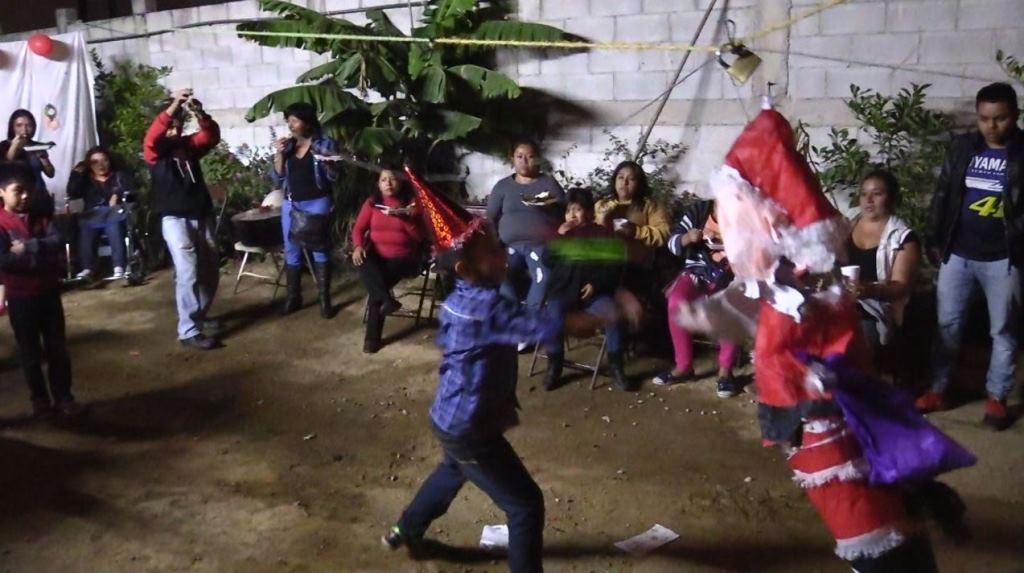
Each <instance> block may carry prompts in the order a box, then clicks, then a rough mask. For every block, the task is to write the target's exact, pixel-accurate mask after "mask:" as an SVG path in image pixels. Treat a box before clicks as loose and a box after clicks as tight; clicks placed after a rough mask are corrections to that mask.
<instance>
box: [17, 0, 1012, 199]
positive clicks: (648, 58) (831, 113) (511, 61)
mask: <svg viewBox="0 0 1024 573" xmlns="http://www.w3.org/2000/svg"><path fill="white" fill-rule="evenodd" d="M303 3H304V5H307V6H309V7H311V8H314V9H318V10H322V11H346V12H349V13H346V14H343V15H340V16H339V17H344V18H347V19H349V20H351V21H353V22H356V23H362V22H365V18H364V16H363V11H364V10H365V9H367V8H370V7H376V6H382V5H387V6H395V5H396V4H401V2H396V0H306V1H305V2H303ZM708 3H709V0H519V7H518V13H519V16H520V17H521V18H522V19H525V20H532V21H541V22H546V23H549V24H552V25H556V26H559V27H562V28H564V29H566V30H568V31H570V32H574V33H576V34H580V35H582V36H586V37H588V38H590V39H593V40H597V41H649V42H680V43H683V42H689V41H690V39H691V37H692V35H693V33H694V31H695V30H696V28H697V25H698V23H699V21H700V19H701V17H702V15H703V11H704V9H705V8H706V7H707V5H708ZM816 4H817V1H816V0H722V1H719V2H718V4H717V6H716V10H715V11H714V12H713V13H712V16H711V18H710V20H709V22H708V25H707V26H706V28H705V30H704V32H703V33H702V35H701V37H700V39H699V40H698V43H699V44H716V43H721V42H723V41H724V40H725V39H726V38H727V35H726V24H725V21H726V20H727V19H731V20H733V21H734V22H735V23H736V28H737V34H738V35H739V36H745V35H747V34H751V33H753V32H755V31H757V30H760V29H762V28H763V27H765V26H768V25H771V24H775V23H778V22H781V21H785V20H787V19H788V18H791V17H795V16H798V15H799V14H801V13H803V12H805V11H806V10H808V9H809V8H812V7H814V6H815V5H816ZM388 14H389V15H390V16H391V17H392V19H393V20H394V21H395V22H396V24H397V25H398V26H399V27H400V28H402V29H403V30H408V28H409V22H410V11H409V9H407V8H406V7H404V6H402V7H396V8H390V9H388ZM420 14H421V10H420V9H419V8H415V7H414V8H413V10H412V15H411V16H412V18H419V16H420ZM261 15H263V16H269V14H264V13H261V12H259V10H258V8H257V4H256V2H255V0H241V1H237V2H229V3H225V4H219V5H214V6H203V7H200V8H191V9H184V10H173V11H165V12H155V13H150V14H145V15H140V16H133V17H129V18H120V19H116V20H107V21H101V22H91V23H89V24H87V25H86V24H77V25H75V26H76V27H77V28H80V29H82V30H83V31H84V32H85V33H86V35H87V37H88V39H89V40H90V41H99V40H104V39H109V38H118V37H122V36H126V35H143V34H147V33H151V32H156V31H161V30H171V29H173V28H176V27H179V26H182V25H185V24H192V23H197V22H217V21H222V20H230V19H244V18H253V17H257V16H261ZM233 28H234V26H233V25H230V24H221V25H216V26H211V27H204V28H200V29H191V30H179V31H173V32H169V33H165V34H160V35H156V36H151V37H148V38H137V39H127V40H121V41H114V42H109V41H108V42H102V43H95V44H94V47H95V48H96V49H97V51H98V52H99V54H100V55H101V57H102V58H103V59H104V60H105V61H110V60H112V59H116V58H132V59H135V60H138V61H142V62H147V63H150V64H152V65H162V66H172V67H173V68H174V72H173V73H172V74H171V76H170V77H168V79H167V86H168V87H169V88H178V87H184V86H191V87H193V88H195V89H196V92H197V94H198V95H199V97H200V98H201V99H203V101H204V102H205V103H206V106H207V107H208V108H209V110H210V111H211V113H213V114H214V115H215V116H216V117H217V119H218V121H220V123H221V125H222V126H223V127H224V137H225V139H226V140H227V141H228V142H229V143H230V144H231V145H233V146H238V145H241V144H243V143H247V144H250V145H259V146H265V145H268V144H269V142H270V130H269V128H270V127H271V126H283V122H281V120H280V119H279V118H277V117H274V118H269V119H266V120H261V121H259V122H256V123H254V124H249V123H246V122H245V121H244V119H243V115H244V112H245V110H246V109H247V108H248V107H249V106H250V105H251V104H252V103H254V102H255V101H256V100H257V99H259V98H260V97H262V96H263V95H264V94H266V93H267V92H269V91H272V90H274V89H278V88H281V87H285V86H287V85H290V84H292V83H293V82H294V79H295V78H296V77H297V76H298V75H299V74H301V73H302V72H304V71H305V70H307V69H308V68H310V67H311V66H313V65H316V64H318V63H320V62H321V61H322V60H321V59H320V58H318V57H316V56H312V57H311V54H310V53H308V52H302V51H298V50H284V49H271V48H262V47H259V46H256V45H255V44H252V43H249V42H244V41H242V40H240V39H238V38H237V36H235V35H234V34H231V33H227V32H230V31H232V30H233ZM210 31H216V32H224V33H210ZM46 32H49V33H55V30H46ZM26 36H27V34H19V35H9V36H6V37H5V38H4V40H11V39H15V38H21V37H26ZM751 47H752V48H753V49H754V51H756V52H757V53H758V54H759V55H760V56H761V57H762V58H763V59H764V63H763V65H762V66H761V68H760V69H759V70H758V72H757V73H756V74H755V75H754V77H753V79H752V80H751V81H750V82H749V83H748V84H747V85H744V86H735V85H734V84H733V83H732V82H731V81H730V79H729V78H728V76H726V75H725V74H724V73H723V72H722V70H721V69H720V68H719V67H718V66H717V64H714V63H713V62H712V63H708V64H706V65H704V67H703V68H701V69H699V70H697V71H696V73H694V74H693V75H692V76H691V77H690V78H689V79H687V80H686V81H685V83H683V84H682V85H681V86H678V87H676V88H675V89H674V90H673V91H672V94H671V99H670V101H669V103H668V105H667V106H666V108H665V110H664V112H663V114H662V116H661V119H660V121H659V124H658V127H657V128H656V129H655V131H654V133H653V136H652V138H653V139H665V140H669V141H680V142H683V143H685V144H686V145H688V146H689V148H690V149H689V151H688V153H687V154H686V155H685V156H684V159H683V160H682V161H681V162H680V164H679V165H678V173H679V180H680V184H679V190H686V189H691V188H693V187H694V186H695V185H699V184H700V182H701V181H702V180H703V179H704V178H705V177H706V174H707V173H708V171H709V170H710V169H711V168H712V167H713V166H715V165H717V164H718V163H720V161H721V159H722V156H723V155H724V153H725V151H726V150H727V149H728V146H729V144H730V143H731V142H732V140H733V138H734V137H735V136H736V134H737V133H738V132H739V130H740V129H741V128H742V126H743V124H744V123H745V122H746V121H747V118H748V116H752V115H753V114H755V113H757V110H758V106H759V98H758V96H759V95H760V94H762V93H763V92H764V91H765V88H766V84H767V82H769V81H771V82H774V84H775V87H774V88H773V93H774V94H775V95H776V101H777V105H778V107H779V108H780V109H781V110H782V111H783V112H784V113H786V114H787V115H789V117H790V118H791V119H792V120H796V119H803V120H805V121H807V122H808V123H809V124H810V125H811V126H812V129H811V134H812V138H813V139H814V140H815V142H816V143H821V142H824V140H825V134H826V133H827V132H828V130H829V129H830V128H831V127H833V126H845V125H848V124H849V123H850V117H849V115H848V113H847V111H846V109H845V106H844V105H843V98H844V97H846V96H848V95H849V86H850V84H851V83H856V84H858V85H860V86H861V87H865V88H871V89H874V90H877V91H880V92H882V93H886V94H888V93H893V92H896V91H898V90H899V89H901V88H903V87H907V86H909V85H910V83H911V82H916V83H930V84H932V88H931V90H930V92H929V93H930V96H931V97H930V101H931V103H932V105H934V106H936V107H939V108H942V109H947V110H950V111H955V112H957V113H958V114H960V119H961V120H962V121H965V122H967V121H969V120H970V117H969V112H970V110H971V100H972V98H973V96H974V94H975V92H976V91H977V89H978V88H979V87H980V86H982V85H984V84H985V83H988V82H991V81H998V80H1004V79H1005V76H1004V75H1003V73H1002V72H1001V71H1000V69H999V68H998V66H997V65H996V63H995V61H994V55H995V52H996V50H997V49H1000V48H1001V49H1003V50H1005V51H1007V52H1010V53H1015V54H1018V55H1019V56H1024V0H902V1H894V0H890V1H884V0H852V1H851V2H849V3H847V4H845V5H842V6H838V7H835V8H832V9H830V10H828V11H827V12H824V13H821V14H819V15H816V16H813V17H811V18H809V19H806V20H803V21H801V22H799V23H797V24H795V25H794V26H792V27H791V28H788V29H786V30H783V31H779V32H775V33H773V34H771V35H768V36H765V37H762V38H759V39H757V40H756V41H754V42H753V43H752V44H751ZM546 55H547V57H546V58H545V57H542V56H540V55H538V54H535V53H531V52H509V53H507V54H504V55H503V57H502V60H503V67H504V70H505V71H506V72H507V73H509V74H510V75H512V76H514V77H516V78H517V79H518V80H519V81H520V82H521V83H522V84H523V85H527V86H532V87H537V88H542V89H545V90H549V91H551V92H553V93H556V94H559V95H561V96H563V97H566V98H570V99H573V100H576V101H579V102H581V103H583V104H584V105H587V106H589V107H590V108H592V109H593V110H594V111H595V113H596V114H597V119H596V120H595V121H594V122H592V123H591V124H587V125H577V126H575V127H573V128H572V129H570V130H568V131H566V132H564V133H562V134H560V135H559V136H558V137H557V138H553V139H550V140H549V141H547V142H545V143H546V146H547V150H546V153H547V155H548V157H549V159H551V160H552V161H554V162H555V163H556V164H558V165H559V166H562V167H567V168H568V169H570V170H572V171H575V172H578V173H584V172H586V171H588V170H589V169H591V168H592V167H593V166H595V165H596V164H597V163H598V161H599V160H600V158H601V155H602V152H603V151H604V149H605V148H607V146H608V135H607V132H611V133H613V134H615V135H617V136H620V137H624V138H626V139H628V140H629V141H634V142H635V141H636V140H637V138H638V137H639V135H640V133H641V131H642V129H643V126H644V125H645V124H646V123H647V122H649V121H650V119H651V118H652V113H653V110H654V108H655V106H653V105H652V106H649V107H648V108H647V109H645V110H642V109H641V108H642V107H643V106H644V105H645V104H647V103H648V102H649V101H650V100H651V99H653V98H656V97H657V96H658V94H660V93H662V92H663V91H664V90H665V89H667V87H668V85H669V83H670V81H671V78H672V75H673V74H674V72H675V70H676V68H677V66H678V65H679V63H680V61H681V59H682V58H683V54H682V53H681V52H633V51H606V50H597V51H591V52H588V53H581V54H571V55H565V56H559V54H557V53H553V52H548V54H546ZM709 58H713V55H712V54H708V53H705V52H695V53H693V54H692V55H691V57H690V59H689V62H688V64H687V66H686V69H685V72H686V73H688V72H691V71H693V70H696V69H697V68H698V67H700V66H701V65H703V64H705V62H706V61H707V60H708V59H709ZM279 131H280V127H279ZM572 145H575V146H576V147H575V149H574V151H573V153H572V154H570V155H569V156H568V157H567V158H566V159H565V160H562V159H561V155H562V153H563V152H564V151H565V150H566V149H568V148H569V147H570V146H572ZM467 166H468V167H469V168H470V170H471V175H470V179H469V187H470V192H471V193H472V194H473V195H476V196H484V195H486V194H487V193H488V191H489V190H490V187H491V185H492V184H493V182H494V181H495V180H497V178H499V177H501V176H503V175H505V174H506V173H507V171H508V168H507V166H506V165H504V164H503V163H502V162H501V161H498V160H494V159H492V158H486V157H471V158H470V159H469V160H468V161H467Z"/></svg>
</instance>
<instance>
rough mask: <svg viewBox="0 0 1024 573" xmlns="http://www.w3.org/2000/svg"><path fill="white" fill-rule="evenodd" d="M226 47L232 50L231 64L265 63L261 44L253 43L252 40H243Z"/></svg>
mask: <svg viewBox="0 0 1024 573" xmlns="http://www.w3.org/2000/svg"><path fill="white" fill-rule="evenodd" d="M224 47H226V48H230V50H231V55H232V62H231V65H233V66H249V65H255V64H262V63H263V57H262V54H261V52H260V46H258V45H256V44H253V43H252V42H241V43H239V44H236V45H234V46H224Z"/></svg>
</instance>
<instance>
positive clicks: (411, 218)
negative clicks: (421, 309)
mask: <svg viewBox="0 0 1024 573" xmlns="http://www.w3.org/2000/svg"><path fill="white" fill-rule="evenodd" d="M426 239H427V235H426V232H425V230H424V227H423V222H422V221H421V219H420V217H419V216H418V214H417V213H416V205H415V204H414V203H412V193H411V192H410V190H409V188H408V187H406V186H405V185H403V184H402V182H401V181H400V180H399V178H398V171H397V170H394V169H385V170H383V171H381V172H380V176H379V177H378V178H377V191H376V192H375V193H374V194H373V195H372V196H371V197H370V198H369V199H367V200H366V202H365V203H363V206H362V208H361V209H360V210H359V215H358V216H357V217H356V221H355V224H354V225H353V226H352V244H353V245H354V249H353V250H352V263H353V264H355V265H356V267H357V268H358V270H359V277H360V278H361V279H362V280H363V284H364V285H365V286H366V291H367V293H368V294H369V301H368V303H367V304H368V305H369V306H368V308H367V314H366V336H365V338H364V341H363V352H366V353H367V354H373V353H375V352H378V351H379V350H380V348H381V335H382V333H383V331H384V317H385V316H387V315H389V314H391V313H393V312H395V311H396V310H398V309H399V308H401V306H402V305H401V304H400V303H399V302H398V301H397V300H395V298H394V297H393V296H392V295H391V289H392V288H394V286H395V285H396V284H398V281H400V280H402V279H404V278H408V277H411V276H415V275H416V274H417V273H418V272H420V270H421V269H422V268H423V262H424V261H423V259H424V257H423V244H424V241H425V240H426Z"/></svg>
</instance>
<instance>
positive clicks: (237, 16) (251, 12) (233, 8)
mask: <svg viewBox="0 0 1024 573" xmlns="http://www.w3.org/2000/svg"><path fill="white" fill-rule="evenodd" d="M226 6H227V7H228V18H231V19H232V20H249V19H252V18H258V17H259V15H260V8H259V3H258V2H256V0H240V1H238V2H228V3H227V4H226Z"/></svg>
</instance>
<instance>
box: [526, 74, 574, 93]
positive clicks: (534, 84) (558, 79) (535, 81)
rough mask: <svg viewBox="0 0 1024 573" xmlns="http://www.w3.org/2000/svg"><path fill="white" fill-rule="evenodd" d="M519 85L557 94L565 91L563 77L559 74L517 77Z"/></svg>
mask: <svg viewBox="0 0 1024 573" xmlns="http://www.w3.org/2000/svg"><path fill="white" fill-rule="evenodd" d="M519 85H521V86H523V87H528V88H534V89H538V90H543V91H547V92H553V93H558V94H562V93H564V92H565V81H564V78H563V77H562V76H559V75H548V76H546V75H537V76H525V77H523V78H520V79H519Z"/></svg>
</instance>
